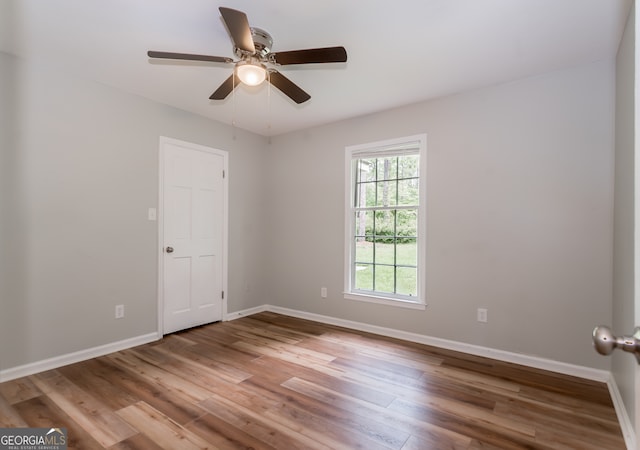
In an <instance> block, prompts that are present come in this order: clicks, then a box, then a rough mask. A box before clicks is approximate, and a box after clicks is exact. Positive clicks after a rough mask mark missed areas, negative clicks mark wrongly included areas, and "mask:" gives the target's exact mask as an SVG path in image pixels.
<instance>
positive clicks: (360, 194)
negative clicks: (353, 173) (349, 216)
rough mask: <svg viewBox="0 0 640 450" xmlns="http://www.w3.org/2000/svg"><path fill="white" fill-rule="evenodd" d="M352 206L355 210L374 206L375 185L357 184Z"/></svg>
mask: <svg viewBox="0 0 640 450" xmlns="http://www.w3.org/2000/svg"><path fill="white" fill-rule="evenodd" d="M354 200H355V201H354V204H355V206H356V208H364V207H367V206H375V205H376V183H375V182H367V183H357V184H356V192H355V199H354Z"/></svg>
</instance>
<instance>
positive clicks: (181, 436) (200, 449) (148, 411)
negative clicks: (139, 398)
mask: <svg viewBox="0 0 640 450" xmlns="http://www.w3.org/2000/svg"><path fill="white" fill-rule="evenodd" d="M117 414H118V416H120V417H122V418H123V419H124V420H126V421H127V422H128V423H129V424H130V425H131V426H132V427H134V428H135V429H137V430H139V431H140V432H141V433H142V434H144V435H146V436H147V437H149V438H151V439H152V440H153V442H155V443H156V444H157V445H158V446H160V448H163V449H165V450H204V449H216V448H217V447H215V446H214V445H212V444H210V443H208V442H207V441H205V440H204V439H202V438H201V437H200V436H198V435H197V434H195V433H193V432H191V431H189V430H187V429H186V428H183V427H182V426H180V425H179V424H177V423H176V422H174V421H173V420H171V419H170V418H169V417H167V416H165V415H164V414H162V413H161V412H160V411H158V410H156V409H153V408H152V407H151V406H149V405H147V404H146V403H145V402H138V403H136V404H134V405H131V406H127V407H126V408H123V409H121V410H119V411H118V412H117Z"/></svg>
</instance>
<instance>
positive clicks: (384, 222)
mask: <svg viewBox="0 0 640 450" xmlns="http://www.w3.org/2000/svg"><path fill="white" fill-rule="evenodd" d="M375 218H376V222H375V230H374V231H375V233H374V234H375V235H376V239H377V240H385V241H387V242H393V237H394V236H395V234H396V227H395V211H387V210H385V211H376V212H375Z"/></svg>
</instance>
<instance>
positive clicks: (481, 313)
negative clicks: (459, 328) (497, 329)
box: [478, 308, 487, 323]
mask: <svg viewBox="0 0 640 450" xmlns="http://www.w3.org/2000/svg"><path fill="white" fill-rule="evenodd" d="M478 322H482V323H487V309H486V308H478Z"/></svg>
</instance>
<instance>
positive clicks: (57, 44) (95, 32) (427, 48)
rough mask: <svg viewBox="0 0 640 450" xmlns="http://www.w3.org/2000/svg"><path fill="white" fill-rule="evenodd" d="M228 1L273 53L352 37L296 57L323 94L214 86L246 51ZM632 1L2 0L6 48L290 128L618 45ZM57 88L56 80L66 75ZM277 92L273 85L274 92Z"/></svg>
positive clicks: (152, 93) (77, 72)
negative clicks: (320, 53) (192, 57)
mask: <svg viewBox="0 0 640 450" xmlns="http://www.w3.org/2000/svg"><path fill="white" fill-rule="evenodd" d="M219 6H227V7H230V8H234V9H238V10H241V11H244V12H245V13H246V14H247V16H248V18H249V23H250V25H252V26H257V27H259V28H263V29H265V30H267V31H268V32H269V33H270V34H271V35H272V36H273V39H274V45H273V49H272V51H274V52H277V51H283V50H296V49H301V48H314V47H326V46H335V45H342V46H344V47H345V48H346V49H347V53H348V58H349V60H348V62H347V63H341V64H325V65H317V64H314V65H305V66H287V67H282V68H281V72H282V73H283V74H284V75H286V76H287V77H288V78H290V79H291V80H292V81H293V82H295V83H296V84H298V85H299V86H300V87H302V88H303V89H304V90H306V91H307V92H308V93H309V94H310V95H311V97H312V98H311V100H310V101H308V102H306V103H304V104H302V105H296V104H294V103H293V102H291V101H290V100H289V99H288V98H287V97H285V96H284V95H283V94H282V93H280V92H279V91H277V90H276V89H273V90H271V91H270V90H269V89H268V87H267V86H266V85H263V86H260V87H258V88H247V87H245V86H241V87H239V88H237V89H236V91H235V95H231V96H229V97H228V98H227V99H226V100H225V101H223V102H219V101H218V102H216V101H212V100H209V95H211V93H212V92H213V91H214V90H215V89H216V88H217V87H218V85H220V83H222V81H224V80H225V79H226V78H227V77H228V76H229V75H230V74H231V66H225V65H222V64H207V63H193V62H177V63H176V62H157V61H151V60H150V59H149V58H147V56H146V51H147V50H160V51H172V52H181V53H200V54H209V55H216V56H228V57H233V56H234V55H233V54H232V45H231V42H230V40H229V36H228V34H227V31H226V28H225V26H224V24H223V22H222V21H221V18H220V14H219V12H218V7H219ZM630 6H631V0H398V1H395V2H390V1H388V0H322V1H310V0H307V1H305V0H261V1H256V0H253V1H252V0H222V1H220V0H1V1H0V51H4V52H7V53H11V54H15V55H18V56H20V57H22V58H24V59H26V60H33V61H36V62H39V63H42V64H43V65H44V66H45V67H53V66H55V67H56V68H58V69H60V70H65V71H68V73H69V74H70V76H79V77H83V78H90V79H93V80H96V81H98V82H101V83H104V84H108V85H111V86H115V87H117V88H119V89H122V90H124V91H127V92H130V93H134V94H138V95H141V96H143V97H147V98H150V99H153V100H155V101H157V102H160V103H164V104H167V105H172V106H175V107H177V108H181V109H184V110H187V111H191V112H194V113H197V114H200V115H202V116H206V117H209V118H211V119H215V120H218V121H220V122H224V123H232V121H234V122H235V124H236V126H237V127H239V128H243V129H246V130H249V131H253V132H255V133H259V134H262V135H277V134H281V133H285V132H289V131H292V130H297V129H302V128H307V127H311V126H314V125H319V124H323V123H328V122H333V121H337V120H341V119H345V118H349V117H355V116H360V115H363V114H368V113H372V112H376V111H381V110H385V109H389V108H393V107H397V106H401V105H406V104H410V103H415V102H419V101H423V100H427V99H431V98H435V97H440V96H443V95H447V94H452V93H455V92H460V91H464V90H468V89H473V88H477V87H481V86H488V85H493V84H496V83H502V82H506V81H510V80H515V79H519V78H523V77H527V76H531V75H535V74H540V73H544V72H549V71H554V70H558V69H562V68H565V67H572V66H576V65H580V64H584V63H588V62H592V61H597V60H601V59H604V58H612V57H614V56H615V54H616V50H617V47H618V43H619V41H620V37H621V34H622V31H623V28H624V23H625V20H626V17H627V14H628V12H629V9H630ZM52 88H55V86H52ZM269 92H270V95H269Z"/></svg>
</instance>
